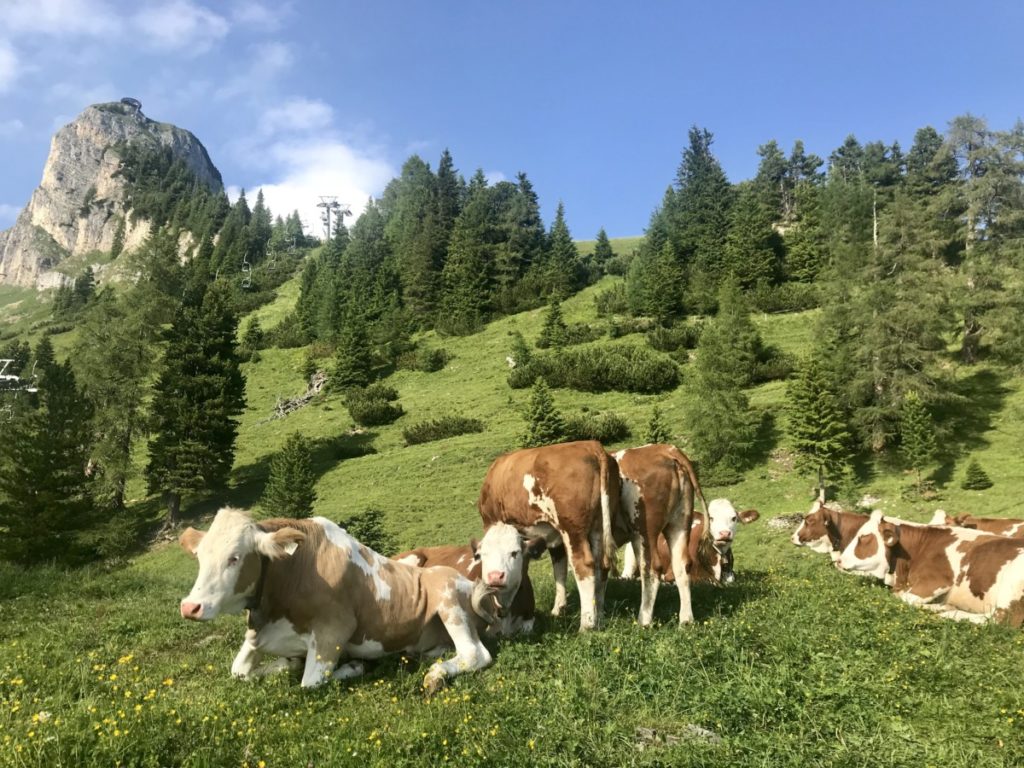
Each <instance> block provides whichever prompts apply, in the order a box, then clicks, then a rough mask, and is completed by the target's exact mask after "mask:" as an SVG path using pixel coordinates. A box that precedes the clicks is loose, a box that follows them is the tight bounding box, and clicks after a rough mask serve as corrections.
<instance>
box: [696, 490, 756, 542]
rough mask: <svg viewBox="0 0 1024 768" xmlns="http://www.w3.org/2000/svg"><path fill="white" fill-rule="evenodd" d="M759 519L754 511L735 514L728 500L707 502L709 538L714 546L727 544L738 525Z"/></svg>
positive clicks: (748, 510)
mask: <svg viewBox="0 0 1024 768" xmlns="http://www.w3.org/2000/svg"><path fill="white" fill-rule="evenodd" d="M758 517H760V515H759V514H758V511H757V510H756V509H746V510H744V511H743V512H737V511H736V508H735V507H734V506H733V505H732V502H730V501H729V500H728V499H712V500H711V501H710V502H708V518H709V519H710V521H711V538H712V539H713V540H714V542H715V544H716V545H719V546H721V545H723V544H729V543H731V542H732V540H733V539H734V538H735V537H736V527H737V526H738V525H739V524H740V523H752V522H754V521H755V520H757V518H758Z"/></svg>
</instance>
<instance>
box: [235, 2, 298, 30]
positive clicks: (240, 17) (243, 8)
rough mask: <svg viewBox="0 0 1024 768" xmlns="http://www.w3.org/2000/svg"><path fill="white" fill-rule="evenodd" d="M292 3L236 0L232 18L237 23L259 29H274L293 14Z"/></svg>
mask: <svg viewBox="0 0 1024 768" xmlns="http://www.w3.org/2000/svg"><path fill="white" fill-rule="evenodd" d="M291 12H292V3H290V2H285V3H278V5H277V7H272V6H268V5H264V4H263V3H258V2H254V0H235V2H234V3H233V4H232V7H231V20H232V21H233V22H235V23H236V24H241V25H243V26H246V27H255V28H257V29H266V30H274V29H277V28H278V27H280V26H281V22H282V21H283V20H284V19H285V18H286V17H287V16H289V15H290V14H291Z"/></svg>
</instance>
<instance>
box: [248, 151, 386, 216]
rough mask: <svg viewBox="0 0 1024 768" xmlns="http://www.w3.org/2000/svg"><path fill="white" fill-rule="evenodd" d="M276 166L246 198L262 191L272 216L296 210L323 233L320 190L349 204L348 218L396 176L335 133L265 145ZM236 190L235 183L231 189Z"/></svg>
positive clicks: (251, 198) (372, 155)
mask: <svg viewBox="0 0 1024 768" xmlns="http://www.w3.org/2000/svg"><path fill="white" fill-rule="evenodd" d="M266 151H267V152H268V154H269V157H270V159H272V160H273V161H274V162H275V164H276V165H277V166H278V167H279V169H280V170H279V171H278V172H277V173H276V174H270V176H271V178H270V179H268V180H267V181H266V182H264V183H261V184H258V185H255V186H253V187H251V188H250V189H249V190H247V192H246V197H247V199H248V200H249V204H250V205H252V203H253V201H254V200H255V199H256V192H257V190H258V189H259V188H262V189H263V197H264V199H265V200H266V203H267V205H268V206H269V207H270V210H271V211H272V212H273V213H274V215H275V216H277V215H281V216H286V215H288V214H289V213H291V212H292V211H295V210H297V211H298V212H299V215H300V216H301V217H302V220H303V221H304V222H305V223H306V224H307V225H308V230H307V231H309V232H310V233H312V234H317V235H322V234H323V225H322V224H321V222H320V211H319V210H318V209H317V207H316V204H317V203H318V202H320V195H336V196H337V198H338V202H339V203H342V204H347V205H349V206H351V210H352V218H350V219H349V220H348V223H349V224H351V222H352V221H353V220H354V219H355V218H358V217H359V214H360V213H362V211H363V209H364V208H365V207H366V202H367V201H368V200H369V198H370V197H371V196H372V195H378V194H380V192H381V191H382V190H383V189H384V186H385V185H386V184H387V183H388V182H389V181H390V180H391V179H392V178H394V176H395V173H396V171H395V169H394V168H393V167H392V166H391V165H390V164H389V163H388V162H387V161H386V160H385V159H383V158H382V157H379V156H377V155H376V154H375V153H374V152H372V151H369V150H362V149H357V148H355V147H352V146H349V145H347V144H345V143H343V142H342V141H340V140H338V139H334V138H313V139H306V140H303V139H291V140H283V141H278V142H275V143H272V144H271V145H270V146H268V147H267V148H266ZM231 194H233V195H235V196H237V194H238V192H237V189H235V190H231V191H229V195H231Z"/></svg>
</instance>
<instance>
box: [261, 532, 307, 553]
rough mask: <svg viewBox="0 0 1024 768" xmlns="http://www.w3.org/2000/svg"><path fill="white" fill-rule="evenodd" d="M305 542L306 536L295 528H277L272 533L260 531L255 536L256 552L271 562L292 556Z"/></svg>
mask: <svg viewBox="0 0 1024 768" xmlns="http://www.w3.org/2000/svg"><path fill="white" fill-rule="evenodd" d="M305 540H306V534H304V533H303V532H302V531H299V530H296V529H295V528H287V527H285V528H278V529H277V530H276V531H274V532H273V533H264V532H262V531H260V532H258V533H257V534H256V551H258V552H259V553H260V554H261V555H266V556H267V557H269V558H270V559H271V560H279V559H280V558H282V557H287V556H288V555H294V554H295V550H296V549H298V548H299V544H301V543H302V542H303V541H305Z"/></svg>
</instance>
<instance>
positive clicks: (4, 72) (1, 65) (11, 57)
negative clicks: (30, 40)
mask: <svg viewBox="0 0 1024 768" xmlns="http://www.w3.org/2000/svg"><path fill="white" fill-rule="evenodd" d="M19 70H20V67H19V65H18V54H17V53H15V51H14V48H12V47H11V45H10V43H8V42H7V41H5V40H0V92H2V91H6V90H7V89H8V88H10V87H11V86H12V85H13V84H14V81H15V80H16V79H17V77H18V72H19Z"/></svg>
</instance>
